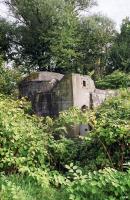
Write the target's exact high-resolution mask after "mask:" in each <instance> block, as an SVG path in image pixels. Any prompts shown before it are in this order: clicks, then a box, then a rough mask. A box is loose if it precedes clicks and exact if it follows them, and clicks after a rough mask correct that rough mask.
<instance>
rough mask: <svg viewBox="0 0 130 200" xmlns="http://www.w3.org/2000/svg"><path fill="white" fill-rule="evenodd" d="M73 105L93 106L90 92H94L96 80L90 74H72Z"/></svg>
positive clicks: (80, 106)
mask: <svg viewBox="0 0 130 200" xmlns="http://www.w3.org/2000/svg"><path fill="white" fill-rule="evenodd" d="M72 83H73V105H74V106H76V107H79V108H82V107H83V106H86V107H87V108H90V107H91V101H90V100H91V99H90V93H92V92H94V90H95V85H94V81H93V80H92V79H91V78H90V77H89V76H82V75H80V74H72Z"/></svg>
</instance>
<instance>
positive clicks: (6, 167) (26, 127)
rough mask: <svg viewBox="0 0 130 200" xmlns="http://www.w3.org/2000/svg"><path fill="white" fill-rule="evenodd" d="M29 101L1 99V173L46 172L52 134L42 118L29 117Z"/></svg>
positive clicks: (0, 97)
mask: <svg viewBox="0 0 130 200" xmlns="http://www.w3.org/2000/svg"><path fill="white" fill-rule="evenodd" d="M27 109H28V104H27V102H26V101H25V100H17V101H16V100H13V99H12V98H11V97H6V98H5V97H4V96H2V95H0V160H1V162H0V171H1V172H2V171H3V172H6V173H11V172H17V171H24V170H25V171H35V170H37V171H38V168H40V169H44V168H45V160H46V158H47V151H46V145H47V140H48V134H47V133H46V132H45V130H44V126H43V124H42V118H38V117H36V116H30V115H28V114H27Z"/></svg>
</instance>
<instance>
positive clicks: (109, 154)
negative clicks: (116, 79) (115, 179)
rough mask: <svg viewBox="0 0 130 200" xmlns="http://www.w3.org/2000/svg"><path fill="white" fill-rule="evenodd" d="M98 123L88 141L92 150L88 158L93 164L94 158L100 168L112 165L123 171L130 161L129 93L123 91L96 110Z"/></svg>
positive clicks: (87, 138) (87, 143)
mask: <svg viewBox="0 0 130 200" xmlns="http://www.w3.org/2000/svg"><path fill="white" fill-rule="evenodd" d="M96 120H97V123H96V126H95V128H94V130H93V131H92V132H91V133H90V135H89V136H88V137H86V138H85V140H86V145H89V146H90V147H91V148H90V150H89V151H88V154H87V157H88V158H89V160H90V162H91V163H92V159H94V163H95V165H96V166H97V168H98V169H99V168H104V167H108V166H109V167H113V168H116V169H120V170H124V168H125V166H126V164H127V163H128V162H129V161H130V159H129V152H130V92H129V91H127V90H126V91H125V90H123V91H121V94H120V95H119V96H117V97H114V98H112V99H109V100H108V101H106V102H105V103H104V105H102V106H101V107H100V108H99V109H98V110H97V112H96ZM92 149H93V157H91V159H90V157H89V154H90V155H91V151H92Z"/></svg>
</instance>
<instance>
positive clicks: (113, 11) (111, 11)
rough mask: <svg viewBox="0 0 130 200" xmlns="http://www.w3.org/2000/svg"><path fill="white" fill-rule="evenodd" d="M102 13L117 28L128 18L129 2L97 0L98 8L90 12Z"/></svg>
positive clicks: (126, 0)
mask: <svg viewBox="0 0 130 200" xmlns="http://www.w3.org/2000/svg"><path fill="white" fill-rule="evenodd" d="M93 11H94V12H102V13H103V14H105V15H107V16H108V17H110V18H112V19H113V20H114V21H115V22H116V23H117V28H118V29H119V26H120V24H121V22H122V20H123V19H124V18H125V17H126V16H129V17H130V0H98V7H95V8H93V9H92V12H93Z"/></svg>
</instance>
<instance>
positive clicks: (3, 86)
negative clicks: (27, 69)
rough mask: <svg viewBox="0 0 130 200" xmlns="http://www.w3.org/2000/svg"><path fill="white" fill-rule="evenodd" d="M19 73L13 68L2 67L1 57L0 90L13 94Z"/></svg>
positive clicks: (18, 79)
mask: <svg viewBox="0 0 130 200" xmlns="http://www.w3.org/2000/svg"><path fill="white" fill-rule="evenodd" d="M20 79H21V74H20V73H19V72H17V71H16V70H14V69H8V68H5V67H4V62H3V59H1V61H0V92H1V93H3V94H6V95H11V94H15V93H16V90H17V84H18V82H19V81H20Z"/></svg>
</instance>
